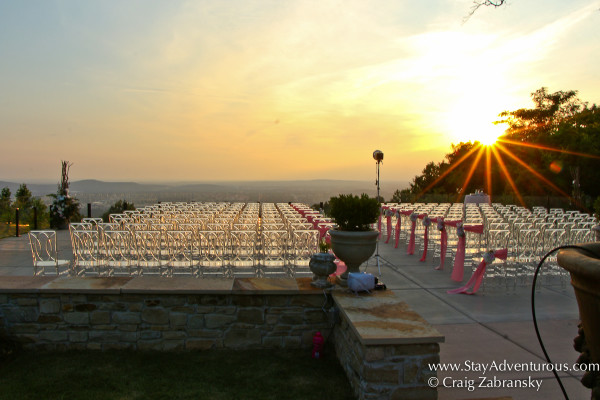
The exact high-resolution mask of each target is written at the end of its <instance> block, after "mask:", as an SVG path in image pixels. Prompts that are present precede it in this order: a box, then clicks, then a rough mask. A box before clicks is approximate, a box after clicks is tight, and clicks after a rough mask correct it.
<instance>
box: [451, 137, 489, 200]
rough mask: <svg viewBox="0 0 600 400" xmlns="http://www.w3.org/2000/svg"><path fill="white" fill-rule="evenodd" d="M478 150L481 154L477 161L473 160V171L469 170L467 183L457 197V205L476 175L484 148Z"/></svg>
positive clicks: (480, 147)
mask: <svg viewBox="0 0 600 400" xmlns="http://www.w3.org/2000/svg"><path fill="white" fill-rule="evenodd" d="M478 149H479V152H478V153H477V157H475V160H473V163H472V164H471V169H470V170H469V173H468V174H467V177H466V178H465V181H464V183H463V185H462V187H461V188H460V192H458V195H457V196H456V200H455V202H456V203H458V201H459V200H460V197H461V196H462V195H463V193H464V191H465V190H467V186H468V185H469V182H470V181H471V178H472V177H473V173H475V168H477V165H478V164H479V159H481V156H482V155H483V146H479V147H478Z"/></svg>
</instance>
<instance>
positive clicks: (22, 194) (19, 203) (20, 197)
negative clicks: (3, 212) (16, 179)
mask: <svg viewBox="0 0 600 400" xmlns="http://www.w3.org/2000/svg"><path fill="white" fill-rule="evenodd" d="M32 198H33V196H32V195H31V191H30V190H29V189H28V188H27V185H26V184H24V183H22V184H21V186H19V189H18V190H17V193H16V194H15V207H17V208H19V209H24V210H25V209H29V208H31V204H32Z"/></svg>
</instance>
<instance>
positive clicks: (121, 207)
mask: <svg viewBox="0 0 600 400" xmlns="http://www.w3.org/2000/svg"><path fill="white" fill-rule="evenodd" d="M126 210H135V205H134V204H133V203H129V202H127V200H119V201H117V202H116V203H115V204H113V205H112V206H110V208H109V209H108V211H106V212H105V213H104V214H102V220H103V221H104V222H108V217H109V216H110V214H122V213H123V211H126Z"/></svg>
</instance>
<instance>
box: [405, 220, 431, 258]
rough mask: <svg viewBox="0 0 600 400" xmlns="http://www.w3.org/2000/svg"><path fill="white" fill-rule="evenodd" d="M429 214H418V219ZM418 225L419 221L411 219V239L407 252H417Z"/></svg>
mask: <svg viewBox="0 0 600 400" xmlns="http://www.w3.org/2000/svg"><path fill="white" fill-rule="evenodd" d="M426 215H427V214H418V215H417V219H423V217H425V216H426ZM416 227H417V221H416V220H414V221H411V225H410V240H409V242H408V249H407V250H406V254H411V255H412V254H415V228H416Z"/></svg>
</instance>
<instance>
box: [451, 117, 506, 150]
mask: <svg viewBox="0 0 600 400" xmlns="http://www.w3.org/2000/svg"><path fill="white" fill-rule="evenodd" d="M493 121H494V116H492V115H488V116H486V117H483V116H482V117H477V116H471V117H466V118H465V117H464V116H463V118H456V119H454V120H453V121H452V122H451V125H450V126H451V127H452V128H451V129H452V130H451V132H449V136H450V139H451V140H452V142H453V143H455V144H458V143H460V142H479V143H480V144H482V145H484V146H491V145H493V144H495V143H496V141H497V140H498V138H499V137H500V136H502V135H503V134H504V133H505V130H506V126H505V125H504V124H494V123H493Z"/></svg>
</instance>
